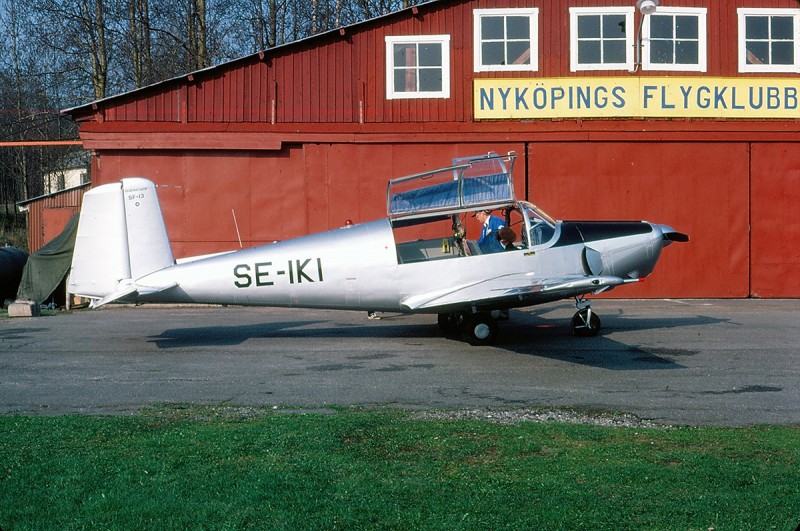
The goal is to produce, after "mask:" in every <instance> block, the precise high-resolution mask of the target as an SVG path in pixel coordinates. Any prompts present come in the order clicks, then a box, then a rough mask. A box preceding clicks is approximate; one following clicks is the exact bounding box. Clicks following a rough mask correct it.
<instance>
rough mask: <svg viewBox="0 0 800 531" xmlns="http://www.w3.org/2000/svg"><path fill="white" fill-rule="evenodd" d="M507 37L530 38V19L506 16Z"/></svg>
mask: <svg viewBox="0 0 800 531" xmlns="http://www.w3.org/2000/svg"><path fill="white" fill-rule="evenodd" d="M506 24H507V28H508V31H507V33H506V38H508V39H530V38H531V20H530V19H529V18H528V17H508V18H507V19H506Z"/></svg>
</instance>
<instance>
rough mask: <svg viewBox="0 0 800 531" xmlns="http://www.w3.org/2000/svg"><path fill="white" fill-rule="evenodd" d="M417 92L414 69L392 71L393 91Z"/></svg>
mask: <svg viewBox="0 0 800 531" xmlns="http://www.w3.org/2000/svg"><path fill="white" fill-rule="evenodd" d="M416 90H417V79H416V74H415V71H414V69H412V68H397V69H395V71H394V91H395V92H414V91H416Z"/></svg>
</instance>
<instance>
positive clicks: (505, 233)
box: [497, 227, 517, 251]
mask: <svg viewBox="0 0 800 531" xmlns="http://www.w3.org/2000/svg"><path fill="white" fill-rule="evenodd" d="M497 239H498V240H500V245H502V246H503V249H504V250H506V251H516V250H517V247H516V246H515V245H514V242H515V241H516V239H517V233H516V232H514V230H513V229H511V228H509V227H503V228H501V229H500V230H498V231H497Z"/></svg>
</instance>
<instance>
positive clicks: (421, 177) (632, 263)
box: [69, 153, 689, 345]
mask: <svg viewBox="0 0 800 531" xmlns="http://www.w3.org/2000/svg"><path fill="white" fill-rule="evenodd" d="M515 158H516V155H515V154H514V153H509V154H508V155H497V154H495V153H489V154H486V155H481V156H475V157H466V158H461V159H454V160H453V161H452V162H453V164H452V165H451V166H448V167H445V168H441V169H436V170H433V171H426V172H424V173H419V174H415V175H410V176H407V177H401V178H398V179H393V180H390V181H389V183H388V186H387V217H386V218H385V219H381V220H378V221H371V222H367V223H358V224H351V225H346V226H344V227H341V228H339V229H334V230H331V231H327V232H323V233H319V234H313V235H309V236H302V237H299V238H295V239H291V240H286V241H280V242H275V243H270V244H266V245H261V246H258V247H253V248H250V249H244V250H235V251H231V252H226V253H219V254H214V255H206V256H199V257H193V258H185V259H180V260H175V259H173V255H172V250H171V247H170V242H169V238H168V235H167V230H166V225H165V223H164V218H163V215H162V213H161V209H160V206H159V201H158V195H157V192H156V188H157V187H156V185H155V184H154V183H153V182H151V181H149V180H147V179H144V178H139V177H134V178H124V179H122V181H121V182H118V183H112V184H105V185H101V186H98V187H96V188H94V189H92V190H90V191H88V192H87V193H86V194H85V196H84V200H83V207H82V209H81V214H80V221H79V225H78V234H77V237H76V243H75V250H74V256H73V261H72V270H71V274H70V280H69V292H70V293H73V294H76V295H80V296H83V297H87V298H89V299H91V306H92V307H95V308H96V307H99V306H102V305H104V304H107V303H110V302H124V303H204V304H220V305H245V306H275V307H305V308H319V309H339V310H359V311H365V312H366V311H380V312H401V313H428V314H437V315H438V324H439V326H440V327H441V328H442V329H443V330H444V331H445V332H449V333H455V332H462V333H463V335H464V338H465V339H466V340H467V341H468V342H469V343H470V344H473V345H486V344H491V343H493V342H495V340H496V339H497V337H498V324H497V320H498V319H497V318H495V317H494V316H493V315H492V312H495V313H497V312H507V310H508V309H510V308H518V307H525V306H532V305H537V304H543V303H548V302H553V301H557V300H560V299H565V298H575V302H576V306H577V308H578V311H577V313H576V314H575V316H574V317H573V318H572V322H571V329H572V332H573V333H574V334H576V335H578V336H593V335H595V334H597V332H598V331H599V330H600V319H599V317H598V316H597V314H595V313H594V312H593V311H592V309H591V306H590V304H589V301H588V300H587V298H586V297H587V295H591V294H598V293H602V292H607V291H609V290H611V289H613V288H616V287H618V286H621V285H623V284H629V283H634V282H638V281H639V280H640V279H642V278H644V277H646V276H647V275H649V274H650V273H651V272H652V271H653V268H654V267H655V265H656V262H657V261H658V259H659V256H660V255H661V250H662V248H664V247H666V246H667V245H669V244H670V243H672V242H685V241H688V239H689V238H688V236H687V235H685V234H683V233H680V232H677V231H675V230H674V229H672V228H671V227H668V226H666V225H659V224H655V223H648V222H644V221H626V222H608V221H606V222H587V221H559V220H556V219H554V218H553V217H551V216H549V215H548V214H546V213H545V212H544V211H543V210H541V209H540V208H539V207H537V206H536V205H534V204H532V203H529V202H527V201H522V200H517V199H516V198H515V194H514V185H513V179H512V174H513V167H514V162H515ZM476 212H484V213H488V212H494V213H495V214H496V216H495V217H496V218H499V221H498V219H495V220H494V226H493V227H492V228H493V229H494V234H491V235H489V236H486V237H483V241H482V242H481V244H480V245H479V243H478V239H479V238H477V237H475V235H467V234H466V231H465V226H467V225H468V223H467V217H468V216H472V215H475V213H476ZM483 217H485V216H480V217H479V219H480V218H483ZM500 225H504V226H506V227H508V228H510V229H512V230H513V232H514V235H515V236H516V235H518V236H519V237H518V238H513V237H512V238H511V239H512V240H514V241H513V243H509V242H506V243H507V244H508V245H507V246H506V247H503V246H501V245H500V244H499V243H497V241H496V240H495V241H491V238H493V237H495V235H496V234H497V233H498V232H501V231H499V230H498V229H499V227H500ZM482 232H484V231H482ZM506 233H507V231H506ZM487 243H491V245H487ZM495 251H497V252H495Z"/></svg>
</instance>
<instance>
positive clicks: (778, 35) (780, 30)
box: [772, 17, 794, 40]
mask: <svg viewBox="0 0 800 531" xmlns="http://www.w3.org/2000/svg"><path fill="white" fill-rule="evenodd" d="M793 34H794V25H793V24H792V17H772V38H773V39H786V40H792V38H793V37H794V35H793Z"/></svg>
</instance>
